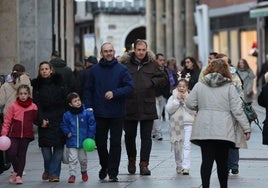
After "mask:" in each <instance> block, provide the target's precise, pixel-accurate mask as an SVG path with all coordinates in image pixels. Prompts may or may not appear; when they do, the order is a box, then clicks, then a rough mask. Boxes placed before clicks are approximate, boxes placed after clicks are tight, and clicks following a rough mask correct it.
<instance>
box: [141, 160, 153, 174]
mask: <svg viewBox="0 0 268 188" xmlns="http://www.w3.org/2000/svg"><path fill="white" fill-rule="evenodd" d="M140 175H142V176H150V175H151V171H150V170H149V169H148V163H147V162H145V161H142V162H140Z"/></svg>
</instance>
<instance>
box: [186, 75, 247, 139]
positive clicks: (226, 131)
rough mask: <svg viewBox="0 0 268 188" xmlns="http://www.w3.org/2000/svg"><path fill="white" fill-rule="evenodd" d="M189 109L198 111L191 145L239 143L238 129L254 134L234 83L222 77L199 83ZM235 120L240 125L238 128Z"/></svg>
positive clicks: (189, 102)
mask: <svg viewBox="0 0 268 188" xmlns="http://www.w3.org/2000/svg"><path fill="white" fill-rule="evenodd" d="M185 103H186V106H187V107H188V108H190V109H192V110H197V111H198V112H197V116H196V121H195V123H194V125H193V129H192V136H191V141H192V142H193V143H194V144H199V141H200V140H225V141H230V142H232V143H234V144H236V142H237V139H238V138H237V137H236V132H237V131H236V130H238V129H239V128H237V127H236V126H239V125H240V126H241V128H242V130H243V132H244V133H247V132H251V128H250V124H249V122H248V120H247V117H246V115H245V113H244V111H243V108H242V101H241V99H240V98H239V95H238V93H237V91H236V88H235V87H234V85H233V84H231V80H229V79H228V78H225V77H223V76H221V75H220V74H218V73H210V74H208V75H206V76H204V77H203V78H202V79H201V82H198V83H197V84H196V85H195V87H194V88H193V90H192V91H191V92H190V94H189V96H188V97H187V99H186V101H185ZM233 118H235V119H236V120H237V121H238V122H239V124H235V123H234V122H235V121H234V119H233Z"/></svg>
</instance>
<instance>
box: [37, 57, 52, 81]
mask: <svg viewBox="0 0 268 188" xmlns="http://www.w3.org/2000/svg"><path fill="white" fill-rule="evenodd" d="M45 64H46V65H48V66H49V68H50V69H51V70H52V72H53V67H52V65H51V63H49V62H48V61H42V62H41V63H40V64H39V67H38V77H39V78H40V77H41V74H40V68H41V66H42V65H45Z"/></svg>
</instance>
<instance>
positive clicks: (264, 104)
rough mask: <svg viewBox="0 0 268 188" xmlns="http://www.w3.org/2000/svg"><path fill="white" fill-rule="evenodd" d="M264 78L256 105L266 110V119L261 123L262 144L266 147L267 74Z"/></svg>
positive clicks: (267, 138)
mask: <svg viewBox="0 0 268 188" xmlns="http://www.w3.org/2000/svg"><path fill="white" fill-rule="evenodd" d="M264 77H265V82H266V84H265V85H264V86H263V87H262V90H261V93H260V95H259V96H258V103H259V105H260V106H262V107H264V108H265V109H266V117H265V120H264V122H263V131H262V144H264V145H268V72H267V73H266V74H265V76H264Z"/></svg>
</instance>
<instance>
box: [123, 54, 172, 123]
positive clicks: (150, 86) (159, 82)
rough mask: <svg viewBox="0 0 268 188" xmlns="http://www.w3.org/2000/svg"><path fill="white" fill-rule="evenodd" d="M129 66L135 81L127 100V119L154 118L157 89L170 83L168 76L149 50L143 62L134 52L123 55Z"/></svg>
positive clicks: (125, 62)
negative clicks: (137, 59) (138, 59)
mask: <svg viewBox="0 0 268 188" xmlns="http://www.w3.org/2000/svg"><path fill="white" fill-rule="evenodd" d="M121 59H122V63H123V64H125V65H126V66H127V68H128V69H129V71H130V74H131V76H132V79H133V82H134V91H133V92H132V94H131V95H129V96H128V97H127V100H126V119H127V120H154V119H157V118H158V116H157V112H156V104H155V97H156V89H157V88H159V87H162V88H163V87H165V86H166V85H167V84H168V77H167V75H166V74H165V72H164V71H161V70H160V69H159V68H158V66H157V64H156V62H155V58H154V54H153V53H152V52H150V51H148V52H147V54H146V56H145V58H144V59H143V60H142V61H141V62H137V61H136V59H135V54H134V52H130V53H128V54H125V55H123V56H122V57H121Z"/></svg>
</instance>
